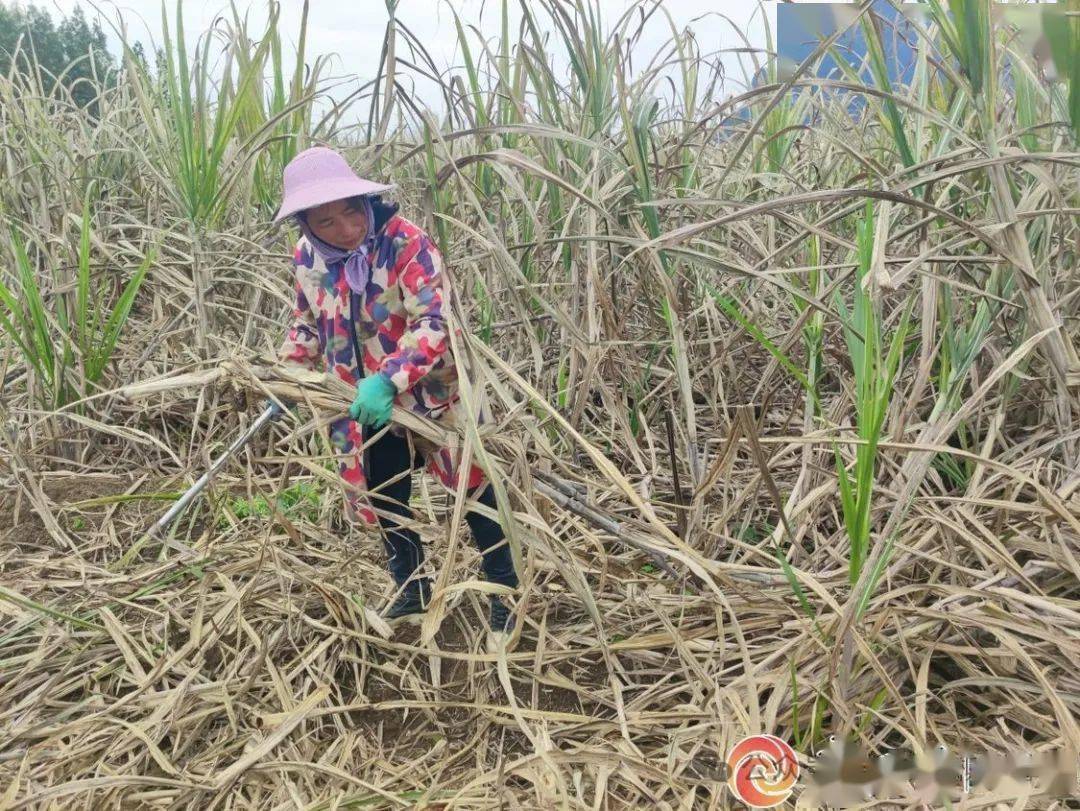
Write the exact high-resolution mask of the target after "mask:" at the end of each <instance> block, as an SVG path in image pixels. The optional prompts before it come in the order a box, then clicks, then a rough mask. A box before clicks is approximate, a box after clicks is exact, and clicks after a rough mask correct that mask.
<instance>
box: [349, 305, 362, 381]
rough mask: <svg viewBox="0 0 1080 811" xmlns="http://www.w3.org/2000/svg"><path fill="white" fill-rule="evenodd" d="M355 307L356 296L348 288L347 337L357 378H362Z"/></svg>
mask: <svg viewBox="0 0 1080 811" xmlns="http://www.w3.org/2000/svg"><path fill="white" fill-rule="evenodd" d="M356 305H357V294H356V292H355V291H354V290H353V289H352V288H351V287H350V288H349V337H350V338H352V345H353V357H354V358H355V360H356V372H357V377H363V376H364V356H363V354H362V353H361V352H360V342H359V341H358V340H357V339H356Z"/></svg>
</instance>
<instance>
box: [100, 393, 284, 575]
mask: <svg viewBox="0 0 1080 811" xmlns="http://www.w3.org/2000/svg"><path fill="white" fill-rule="evenodd" d="M276 412H280V409H279V408H278V407H277V406H276V405H274V404H271V405H269V406H267V408H266V410H265V411H263V413H262V414H260V415H259V416H258V418H257V419H256V420H255V422H253V423H252V424H251V426H250V427H249V428H248V429H247V430H246V431H244V433H242V434H241V435H240V436H238V437H237V438H236V440H235V441H234V442H233V444H231V445H230V446H229V448H228V450H226V451H225V452H224V453H223V454H221V456H219V457H218V458H217V459H215V460H214V463H213V464H212V465H210V469H209V470H207V471H206V472H205V473H204V474H202V476H200V477H199V480H198V481H197V482H195V484H193V485H191V487H189V488H188V490H187V492H186V493H184V495H182V496H180V498H179V499H177V501H176V503H175V504H173V505H172V507H170V508H169V510H168V512H166V513H165V514H164V515H163V516H161V518H159V519H158V520H157V521H156V522H155V523H154V525H153V526H152V527H150V529H148V530H147V531H146V532H145V533H143V536H142V537H141V538H139V540H138V541H136V543H135V544H134V545H133V546H132V547H131V548H130V549H129V550H128V551H127V552H125V553H124V556H123V557H122V558H120V565H121V566H126V565H127V564H128V563H129V562H130V561H131V559H132V558H133V557H135V555H136V554H138V552H139V550H140V549H141V548H142V546H143V544H145V543H146V542H147V541H149V540H151V539H153V538H155V537H157V538H160V539H161V540H162V541H163V542H164V543H165V544H166V545H167V546H169V547H171V548H173V549H175V550H177V551H178V552H180V554H181V556H182V557H190V558H195V557H197V556H196V554H195V552H194V550H192V549H191V547H189V546H186V545H185V544H182V543H180V542H179V541H177V540H174V539H172V538H169V537H166V536H165V535H163V534H162V533H163V532H164V530H165V528H166V527H168V526H169V524H170V523H172V521H173V519H174V518H176V516H178V515H179V514H180V513H182V512H183V511H184V508H186V507H187V506H188V505H189V504H190V503H191V502H192V501H194V500H195V497H196V496H198V495H199V493H201V492H202V491H203V489H205V487H206V485H207V484H209V483H210V480H211V479H212V478H214V474H216V473H217V472H218V470H220V469H221V467H222V465H224V464H225V462H226V460H228V458H229V457H230V456H232V455H233V454H234V453H236V452H237V451H238V450H240V449H241V448H242V447H244V445H246V444H247V443H248V442H250V441H251V438H252V437H253V436H255V434H257V433H259V431H261V430H262V428H263V426H264V425H266V423H268V422H269V421H270V420H271V419H272V418H273V416H274V414H275V413H276Z"/></svg>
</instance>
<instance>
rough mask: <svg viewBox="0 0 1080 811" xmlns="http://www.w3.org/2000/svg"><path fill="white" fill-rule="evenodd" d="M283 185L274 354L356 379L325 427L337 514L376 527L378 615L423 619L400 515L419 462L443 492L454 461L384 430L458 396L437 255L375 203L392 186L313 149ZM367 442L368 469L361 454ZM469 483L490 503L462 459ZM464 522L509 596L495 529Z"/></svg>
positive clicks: (497, 610)
mask: <svg viewBox="0 0 1080 811" xmlns="http://www.w3.org/2000/svg"><path fill="white" fill-rule="evenodd" d="M284 187H285V188H284V196H283V199H282V203H281V208H280V209H279V211H278V213H277V215H276V216H275V217H274V222H279V221H280V220H282V219H284V218H286V217H292V218H293V220H294V221H295V222H296V224H297V225H298V226H299V227H300V230H301V231H302V232H303V237H302V238H301V239H300V240H299V242H297V244H296V248H295V251H294V254H293V265H294V268H295V274H296V279H295V284H294V289H295V293H296V305H295V308H294V312H293V315H294V322H293V324H292V327H291V328H290V329H289V332H288V335H287V336H286V338H285V341H284V343H283V344H282V346H281V349H280V351H279V357H280V359H281V361H282V362H283V363H293V364H297V365H300V366H302V367H305V368H308V369H316V368H317V367H319V366H322V367H323V368H325V369H326V370H327V371H332V372H333V373H334V374H336V375H337V376H338V377H340V378H342V379H343V380H345V381H347V382H348V383H350V384H356V399H355V400H354V401H353V403H352V405H351V406H350V408H349V415H350V416H349V417H344V418H342V419H339V420H337V421H335V422H333V423H331V425H330V443H331V445H332V446H333V447H334V449H335V451H336V452H337V454H338V455H339V459H340V462H339V472H340V475H341V477H342V479H343V480H344V484H345V493H346V497H345V513H346V518H347V519H348V520H349V522H350V523H353V522H360V523H364V524H368V525H376V521H377V522H378V525H379V526H380V527H381V528H382V530H383V546H384V548H385V550H386V554H387V563H388V566H389V570H390V574H391V576H392V577H393V579H394V582H395V583H396V584H397V586H398V587H399V588H398V593H397V596H396V599H395V600H394V601H393V603H392V605H391V606H390V607H389V609H388V610H387V611H386V612H385V613H384V616H385V618H386V619H387V620H389V621H391V622H397V621H401V620H404V621H408V622H418V621H419V620H420V619H421V618H422V613H423V612H424V610H425V609H426V608H427V605H428V602H429V600H430V596H431V582H430V580H429V579H428V578H426V577H421V576H420V574H419V571H418V570H419V567H420V565H421V563H422V562H423V559H424V551H423V547H422V545H421V543H420V538H419V536H418V535H417V533H416V532H415V531H414V530H412V529H407V528H405V527H403V526H402V525H401V524H399V523H398V521H397V520H396V518H395V516H402V517H408V516H409V515H410V514H411V513H410V510H409V494H410V490H411V475H410V472H411V470H412V468H413V467H414V465H416V464H422V463H424V462H425V461H426V464H427V469H428V470H429V471H430V472H431V473H433V474H434V475H435V476H436V477H437V478H438V479H439V480H440V481H441V482H442V483H443V484H444V485H445V486H447V487H448V488H451V489H453V488H455V487H456V486H457V483H458V474H459V472H460V471H459V470H458V467H459V465H458V460H457V459H456V458H455V456H456V455H455V454H453V453H451V451H450V449H448V448H440V449H435V450H431V451H427V452H426V457H423V458H422V457H421V455H420V454H419V453H413V454H410V452H409V443H408V439H407V437H406V435H405V431H404V429H402V428H400V427H399V426H396V425H391V426H390V427H389V428H388V429H387V430H384V431H380V429H381V428H382V427H383V426H384V425H385V424H386V423H387V421H388V420H389V418H390V413H391V405H392V403H396V404H397V405H399V406H401V407H402V408H407V409H410V410H412V411H414V412H416V413H418V414H421V415H423V416H426V417H430V418H433V419H439V418H440V417H441V416H443V415H445V414H446V413H448V412H449V411H450V410H451V409H454V408H455V406H456V404H457V402H458V394H457V371H456V369H455V366H454V359H453V356H452V354H451V352H450V347H449V340H448V338H447V335H446V329H447V327H446V324H445V321H444V320H443V314H442V303H443V293H442V288H443V276H442V272H441V271H442V257H441V255H440V253H439V251H438V249H437V248H436V247H435V245H434V243H433V242H432V240H431V239H430V238H429V237H428V235H427V234H425V233H424V231H423V230H421V229H420V228H419V227H417V226H416V225H414V224H413V223H411V222H409V221H408V220H407V219H405V218H404V217H401V216H399V215H398V214H397V209H398V207H397V205H393V204H386V203H384V202H383V201H382V199H381V197H380V196H379V195H380V193H381V192H384V191H387V190H388V189H390V188H392V187H391V186H386V185H382V184H379V183H374V182H372V181H370V180H364V179H362V178H360V177H358V176H357V175H356V174H355V173H354V172H353V171H352V169H351V168H350V167H349V165H348V163H347V162H346V161H345V159H344V158H343V157H342V156H341V155H339V154H338V153H337V152H335V151H334V150H332V149H328V148H326V147H313V148H311V149H308V150H305V151H304V152H301V153H300V154H299V155H297V156H296V157H295V158H294V159H293V160H292V161H291V162H290V163H289V164H288V166H286V167H285V173H284ZM361 363H362V364H363V366H362V370H361V365H360V364H361ZM376 434H379V437H378V438H377V439H376V440H375V441H374V442H373V443H372V444H371V445H370V446H369V448H368V452H367V454H366V456H367V460H366V463H365V459H364V456H365V454H364V453H363V451H362V450H361V446H362V445H363V443H364V442H366V441H367V440H368V439H370V438H371V437H373V436H375V435H376ZM466 475H467V477H468V479H467V488H468V491H469V492H470V493H471V494H473V497H475V498H476V499H477V501H479V502H480V503H481V504H484V505H486V506H488V507H490V508H492V509H495V499H494V495H493V493H492V489H491V485H490V484H489V483H488V482H487V481H486V479H485V477H484V474H483V471H482V470H481V469H480V468H479V467H477V466H476V465H471V466H470V468H469V470H468V471H467V472H466ZM365 491H366V492H365ZM477 491H479V492H477ZM372 506H375V507H378V509H379V513H378V514H376V512H375V511H374V510H373V509H372ZM465 519H466V521H467V522H468V524H469V527H470V529H471V530H472V533H473V538H474V540H475V541H476V544H477V546H478V547H479V549H480V551H481V553H482V554H483V567H484V574H485V577H486V578H487V579H488V580H489V581H491V582H494V583H499V584H502V585H505V586H509V587H511V588H517V586H518V577H517V573H516V572H515V571H514V563H513V558H512V556H511V553H510V546H509V544H508V543H502V541H503V539H504V536H503V532H502V528H501V527H500V526H499V524H498V523H497V522H495V521H492V520H491V519H489V518H487V517H485V516H482V515H480V514H479V513H477V512H472V511H470V512H468V513H466V516H465ZM490 600H491V604H490V620H491V629H492V632H493V634H495V635H496V639H498V638H499V636H498V635H501V634H508V633H509V632H511V631H512V630H513V627H514V621H513V617H512V616H511V614H510V611H509V609H508V607H507V606H506V604H505V603H504V602H503V601H502V599H500V598H499V597H498V596H497V595H491V596H490Z"/></svg>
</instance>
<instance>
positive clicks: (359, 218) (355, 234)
mask: <svg viewBox="0 0 1080 811" xmlns="http://www.w3.org/2000/svg"><path fill="white" fill-rule="evenodd" d="M307 224H308V227H309V228H310V229H311V231H312V233H313V234H315V236H317V237H318V238H319V239H321V240H322V241H323V242H329V243H330V244H331V245H333V246H334V247H335V248H342V249H344V250H346V251H354V250H356V249H357V248H359V247H360V243H361V242H363V240H364V237H365V236H367V229H368V223H367V216H366V215H365V214H364V209H363V208H362V207H361V208H350V206H349V201H348V200H334V201H333V202H330V203H323V204H322V205H321V206H315V207H314V208H309V209H308V210H307Z"/></svg>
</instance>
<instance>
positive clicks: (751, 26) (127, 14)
mask: <svg viewBox="0 0 1080 811" xmlns="http://www.w3.org/2000/svg"><path fill="white" fill-rule="evenodd" d="M235 2H236V7H237V9H238V10H239V11H240V13H241V14H243V13H244V12H245V10H246V11H247V12H248V14H249V19H250V21H251V23H252V27H251V30H252V31H256V32H259V31H262V30H263V28H262V27H263V26H264V25H265V21H266V18H267V8H268V5H267V3H266V0H235ZM520 2H521V0H511V2H510V7H509V8H510V18H511V27H512V28H513V26H514V25H515V23H516V22H517V21H519V20H520V18H521V11H520ZM599 2H600V7H601V11H602V13H603V17H604V19H605V20H606V21H607V22H608V24H609V25H610V24H611V23H613V22H614V21H615V20H616V19H617V18H618V17H619V16H621V14H622V13H623V12H624V11H625V10H626V8H627V7H628V6H629V5H630V0H599ZM34 3H35V4H36V5H38V6H40V7H44V8H47V9H49V10H50V11H53V12H54V16H56V13H60V14H64V15H67V14H69V13H71V12H72V11H73V10H74V9H75V7H76V6H81V7H82V8H83V11H84V12H85V13H86V15H87V17H88V18H92V17H93V16H94V15H95V14H96V13H98V11H100V12H101V13H103V14H104V15H105V16H106V17H108V18H109V19H111V20H113V21H114V24H115V20H116V17H117V15H118V13H119V14H122V15H123V17H124V19H125V21H126V24H127V26H128V29H129V38H131V39H133V40H140V41H142V42H143V45H144V47H145V48H146V50H147V53H152V50H153V49H152V48H151V46H150V43H151V41H152V42H155V43H160V42H161V41H162V37H161V32H162V27H161V6H162V4H161V0H34ZM176 4H177V0H165V7H166V9H167V13H168V16H169V27H170V29H174V28H175V19H176ZM663 5H664V7H665V8H666V9H667V11H668V12H669V13H670V15H671V17H672V18H673V20H674V22H675V24H676V26H678V28H680V29H682V28H685V27H689V28H691V29H692V30H693V31H694V34H695V36H696V38H697V41H698V43H699V45H700V46H701V50H702V51H703V52H705V53H709V52H714V51H720V50H722V49H727V48H741V47H744V42H743V41H742V39H741V38H740V37H739V36H738V35H737V34H736V32H735V30H734V29H733V27H732V24H733V23H734V24H735V25H737V26H738V27H739V28H740V29H741V30H742V31H743V32H744V33H745V36H746V38H747V39H748V40H749V41H750V43H751V44H752V45H753V46H754V47H758V48H764V47H765V42H766V40H765V29H764V17H769V18H771V25H772V26H775V8H774V7H773V6H774V4H773V3H772V2H766V3H764V4H763V7H764V9H765V10H764V15H763V12H762V10H761V9H760V8H759V7H758V4H757V3H756V2H752V0H664V3H663ZM182 7H183V17H184V29H185V35H186V36H185V38H186V40H187V43H188V46H189V49H190V48H193V47H194V45H195V43H196V40H197V39H198V37H199V35H200V34H201V33H202V32H204V31H206V30H207V29H208V28H209V27H210V26H211V24H212V22H213V20H214V19H215V17H216V16H217V15H218V14H221V13H224V14H225V15H227V16H229V18H231V13H230V11H229V2H228V0H183V6H182ZM302 9H303V3H302V0H282V2H281V20H280V28H281V30H282V31H283V32H284V33H285V39H286V41H287V42H290V43H292V42H295V36H296V34H298V33H299V30H300V19H301V12H302ZM451 9H454V10H456V11H457V12H458V14H459V15H460V16H461V19H462V21H463V22H465V23H468V24H472V25H474V26H476V27H477V28H479V29H480V32H481V33H482V34H483V35H484V36H485V37H495V36H497V35H498V31H499V27H500V14H501V10H500V9H501V3H500V2H499V0H400V1H399V3H398V10H397V18H398V19H399V20H401V21H402V22H403V23H404V24H405V25H407V26H408V27H409V28H410V29H411V30H412V31H413V33H414V34H416V35H417V37H418V39H420V41H421V42H423V43H424V44H425V47H426V48H427V49H428V51H429V52H430V53H431V55H432V57H433V58H434V60H435V62H436V64H438V65H440V67H447V66H452V65H461V64H462V62H461V54H460V51H459V50H458V46H457V37H456V34H455V27H454V16H453V13H452V11H451ZM724 16H726V17H727V18H728V20H725V19H724ZM729 20H730V21H729ZM386 21H387V11H386V3H385V0H353V2H347V0H311V2H310V10H309V14H308V54H309V55H308V58H307V62H308V63H309V64H311V63H312V62H313V61H314V59H315V57H316V56H317V55H319V54H331V53H332V54H335V56H334V57H333V59H332V61H331V63H330V65H329V67H328V69H327V71H326V73H324V76H334V77H341V78H342V79H346V80H347V81H346V82H345V83H343V84H342V85H341V86H340V87H339V88H338V89H337V90H335V91H334V95H335V96H339V95H340V96H343V95H346V94H347V93H348V92H349V90H355V89H356V88H357V87H358V86H359V83H360V82H363V81H367V80H370V79H371V78H373V77H374V76H375V73H376V70H377V67H378V62H379V53H380V49H381V46H382V37H383V33H384V31H385V27H386ZM102 28H103V29H104V30H105V32H106V35H107V36H108V39H109V44H110V49H111V50H113V51H114V52H116V53H119V45H118V43H119V39H118V37H117V36H115V35H114V34H113V31H112V27H111V26H110V25H107V24H103V25H102ZM773 30H775V27H774V28H773ZM552 33H553V40H554V32H552ZM512 36H513V35H512ZM670 36H671V31H670V28H669V26H668V24H667V22H666V19H665V18H664V17H662V16H661V15H655V16H654V18H653V19H652V20H650V22H649V24H648V25H647V27H646V29H645V35H644V36H643V38H642V40H641V44H640V47H639V48H638V50H637V51H636V52H635V56H637V55H639V54H640V56H641V59H642V60H643V61H645V60H647V59H648V58H649V57H651V56H652V55H653V54H655V53H656V52H657V51H658V50H659V49H660V48H661V47H662V46H663V44H664V43H665V41H667V40H668V39H669V38H670ZM718 58H720V59H721V60H722V61H723V62H724V64H725V68H726V71H727V75H729V76H731V77H732V80H733V81H732V84H731V85H730V86H728V87H726V88H724V89H723V91H722V93H721V95H722V96H726V95H728V94H729V93H734V92H739V91H740V90H741V89H742V86H741V81H742V77H743V75H744V73H743V69H742V68H741V67H740V66H739V61H738V60H739V57H738V56H737V55H735V54H720V55H718ZM292 61H293V59H287V60H286V64H287V65H288V64H290V63H291V62H292ZM560 61H562V64H559V62H560ZM743 61H744V63H745V64H746V65H747V66H749V64H750V63H749V62H748V61H747V60H746V57H743ZM555 67H556V68H557V69H560V68H562V69H565V67H566V65H565V60H558V59H557V60H556V65H555ZM417 93H418V95H419V96H420V97H421V98H422V99H423V100H424V101H425V102H427V103H428V104H429V105H435V106H437V105H438V97H437V95H436V94H435V93H434V89H433V88H430V87H423V86H418V87H417Z"/></svg>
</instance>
